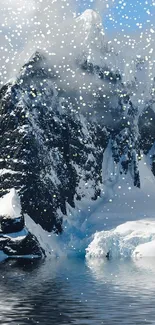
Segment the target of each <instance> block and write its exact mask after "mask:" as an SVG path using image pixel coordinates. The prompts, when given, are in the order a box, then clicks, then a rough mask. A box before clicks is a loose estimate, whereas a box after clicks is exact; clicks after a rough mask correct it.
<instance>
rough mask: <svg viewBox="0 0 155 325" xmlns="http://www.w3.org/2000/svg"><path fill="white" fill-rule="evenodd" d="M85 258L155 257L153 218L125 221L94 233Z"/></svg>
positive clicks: (154, 222)
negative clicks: (113, 227) (108, 229)
mask: <svg viewBox="0 0 155 325" xmlns="http://www.w3.org/2000/svg"><path fill="white" fill-rule="evenodd" d="M86 251H87V254H86V256H87V258H102V257H106V255H107V253H109V257H110V258H121V257H123V258H127V257H132V258H139V257H140V258H142V257H155V219H154V220H151V219H150V220H139V221H131V222H126V223H124V224H122V225H120V226H118V227H116V228H115V229H112V230H110V231H101V232H98V233H96V234H95V235H94V239H93V241H92V242H91V243H90V245H89V246H88V248H87V249H86Z"/></svg>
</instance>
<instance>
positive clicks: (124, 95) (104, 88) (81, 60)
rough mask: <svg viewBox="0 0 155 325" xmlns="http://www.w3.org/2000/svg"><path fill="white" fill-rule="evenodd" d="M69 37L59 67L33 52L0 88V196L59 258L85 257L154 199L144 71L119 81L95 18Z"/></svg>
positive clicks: (79, 21) (120, 73)
mask: <svg viewBox="0 0 155 325" xmlns="http://www.w3.org/2000/svg"><path fill="white" fill-rule="evenodd" d="M72 32H73V35H72V38H73V40H74V41H75V43H74V44H75V45H73V44H72V42H70V43H71V44H70V46H71V47H72V49H73V48H75V51H73V52H70V47H66V49H65V50H64V51H65V54H64V55H63V49H61V51H60V53H59V55H61V52H62V66H61V65H60V64H56V61H55V60H56V59H57V58H54V57H53V56H50V55H49V56H48V55H47V54H46V53H44V52H43V51H39V50H38V51H36V52H35V53H34V54H33V55H32V56H31V58H30V59H29V60H28V62H27V63H26V64H25V65H24V66H23V67H22V69H21V70H20V72H19V73H18V75H17V77H16V78H15V79H14V80H10V81H9V82H8V83H7V84H6V85H5V86H4V87H3V88H2V89H1V90H0V119H1V120H0V122H1V128H0V143H1V145H0V196H3V197H4V195H5V194H6V195H8V194H7V193H10V190H11V189H12V188H15V189H16V190H17V191H18V195H19V197H20V199H21V206H22V211H23V213H25V214H26V220H27V224H28V227H29V229H30V231H31V230H32V229H33V232H34V233H35V235H37V233H38V239H39V238H40V243H41V245H43V246H44V248H45V249H47V250H48V252H52V251H53V246H54V247H55V250H57V248H58V247H59V249H58V251H59V252H60V251H61V252H62V254H64V253H66V252H67V251H69V252H71V253H75V252H76V253H78V254H79V253H84V252H85V248H86V247H87V246H88V245H89V244H90V241H91V236H92V234H93V233H94V232H96V231H102V230H104V229H105V230H106V229H110V228H113V227H115V226H117V225H119V224H121V223H123V222H125V221H128V220H136V219H140V218H144V217H153V212H154V200H153V196H154V193H155V185H154V184H155V182H154V174H155V150H154V148H155V145H154V144H155V127H154V122H155V112H154V97H153V92H152V88H151V89H150V92H149V91H148V89H146V91H144V92H143V87H145V85H144V84H143V83H141V78H142V76H143V71H142V69H143V65H142V66H139V65H138V64H136V65H135V73H136V75H135V78H133V79H134V82H133V80H130V82H129V80H128V78H127V79H126V80H125V78H124V74H125V70H123V65H122V58H121V57H119V55H118V54H117V53H116V51H115V50H114V49H112V48H111V47H110V46H109V45H108V44H107V42H106V41H105V36H104V32H103V28H102V24H101V19H100V17H99V16H98V14H97V13H95V12H94V11H91V10H87V11H86V12H85V13H84V14H82V15H81V16H80V17H78V18H76V20H75V22H74V26H73V31H72ZM81 37H83V38H82V41H81ZM79 39H80V42H79ZM66 50H68V52H67V53H66ZM71 54H72V55H71ZM144 68H145V64H144ZM133 73H134V69H133ZM127 80H128V82H127ZM151 87H152V86H151ZM140 93H143V102H142V101H141V100H140V98H139V96H140ZM148 93H149V94H150V95H149V96H148ZM137 96H138V97H137ZM9 195H10V194H9ZM3 209H4V210H5V208H4V207H3ZM11 213H13V212H11ZM32 220H33V221H34V222H33V221H32ZM36 224H38V226H37V225H36ZM52 231H54V232H55V233H57V234H58V233H62V234H61V236H57V235H55V234H54V235H53V234H51V232H52ZM48 232H49V233H50V234H48ZM49 236H50V237H49ZM53 236H55V237H53ZM53 238H54V239H53ZM54 242H55V244H54ZM52 245H53V246H52ZM50 250H51V251H50Z"/></svg>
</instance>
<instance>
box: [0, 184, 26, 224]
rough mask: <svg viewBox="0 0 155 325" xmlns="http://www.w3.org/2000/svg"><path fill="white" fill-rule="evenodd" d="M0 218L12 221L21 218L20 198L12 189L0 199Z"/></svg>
mask: <svg viewBox="0 0 155 325" xmlns="http://www.w3.org/2000/svg"><path fill="white" fill-rule="evenodd" d="M0 216H2V217H9V218H13V219H14V218H19V217H20V216H21V204H20V198H19V196H18V194H17V192H16V190H15V189H14V188H12V189H11V190H10V192H9V193H8V194H6V195H4V196H3V197H2V198H0Z"/></svg>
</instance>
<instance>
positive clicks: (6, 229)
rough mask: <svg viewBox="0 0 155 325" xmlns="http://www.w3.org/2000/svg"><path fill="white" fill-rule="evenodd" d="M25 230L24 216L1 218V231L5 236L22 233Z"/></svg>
mask: <svg viewBox="0 0 155 325" xmlns="http://www.w3.org/2000/svg"><path fill="white" fill-rule="evenodd" d="M23 228H24V216H23V215H22V216H21V217H17V218H15V219H11V218H5V217H4V218H3V217H2V218H1V231H2V232H3V233H4V234H10V233H12V232H18V231H22V229H23Z"/></svg>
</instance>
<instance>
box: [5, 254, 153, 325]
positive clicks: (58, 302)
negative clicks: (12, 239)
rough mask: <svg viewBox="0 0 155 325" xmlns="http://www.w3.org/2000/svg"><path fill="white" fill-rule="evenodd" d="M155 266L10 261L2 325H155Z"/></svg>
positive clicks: (64, 261)
mask: <svg viewBox="0 0 155 325" xmlns="http://www.w3.org/2000/svg"><path fill="white" fill-rule="evenodd" d="M152 263H153V264H152ZM150 265H151V266H152V268H151V266H150V268H149V269H146V268H144V267H143V268H142V266H141V265H140V264H136V263H132V262H131V261H128V262H126V263H125V262H118V263H113V262H112V261H106V262H105V261H99V260H98V261H93V262H92V261H87V263H85V261H84V260H82V259H81V260H80V259H75V260H74V259H71V260H67V259H64V260H63V259H57V260H56V259H54V260H51V261H49V260H46V261H45V262H44V263H35V264H34V263H29V264H27V262H26V263H25V264H23V262H22V263H19V262H18V263H15V262H14V261H12V262H11V261H10V262H9V263H4V264H3V265H0V324H3V325H6V324H11V325H17V324H19V325H27V324H30V325H31V324H41V325H42V324H44V325H51V324H54V325H58V324H59V325H61V324H65V325H67V324H77V325H79V324H80V325H87V324H88V325H98V324H106V325H113V324H119V325H120V324H127V325H128V324H130V325H131V324H134V325H135V324H139V325H142V324H154V320H155V312H154V304H155V298H154V297H155V276H154V275H155V274H154V273H155V271H154V270H155V268H154V266H153V265H154V262H153V261H152V262H151V264H150Z"/></svg>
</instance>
